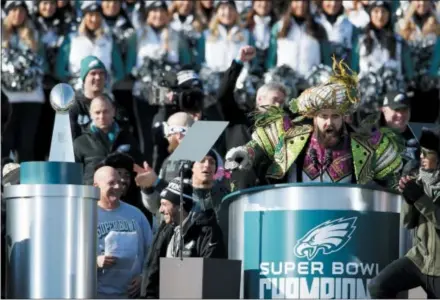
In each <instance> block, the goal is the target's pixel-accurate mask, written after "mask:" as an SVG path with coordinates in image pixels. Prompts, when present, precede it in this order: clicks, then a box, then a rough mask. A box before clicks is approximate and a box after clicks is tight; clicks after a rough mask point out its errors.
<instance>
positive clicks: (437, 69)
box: [429, 37, 440, 77]
mask: <svg viewBox="0 0 440 300" xmlns="http://www.w3.org/2000/svg"><path fill="white" fill-rule="evenodd" d="M429 75H430V76H432V77H437V76H440V37H439V38H437V42H436V43H435V46H434V52H433V54H432V59H431V66H430V67H429Z"/></svg>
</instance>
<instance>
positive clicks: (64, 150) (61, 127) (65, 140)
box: [49, 113, 75, 162]
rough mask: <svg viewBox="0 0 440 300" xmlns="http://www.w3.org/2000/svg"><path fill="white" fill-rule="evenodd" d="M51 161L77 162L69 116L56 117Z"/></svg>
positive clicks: (51, 146) (57, 115) (58, 115)
mask: <svg viewBox="0 0 440 300" xmlns="http://www.w3.org/2000/svg"><path fill="white" fill-rule="evenodd" d="M49 161H60V162H75V155H74V153H73V139H72V131H71V129H70V118H69V115H66V114H59V113H57V114H56V115H55V122H54V128H53V133H52V142H51V145H50V154H49Z"/></svg>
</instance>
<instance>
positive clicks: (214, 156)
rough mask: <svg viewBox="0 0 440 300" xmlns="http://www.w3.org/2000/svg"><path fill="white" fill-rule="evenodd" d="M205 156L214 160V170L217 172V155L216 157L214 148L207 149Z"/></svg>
mask: <svg viewBox="0 0 440 300" xmlns="http://www.w3.org/2000/svg"><path fill="white" fill-rule="evenodd" d="M206 156H210V157H212V158H213V159H214V160H215V171H216V172H217V169H218V157H217V153H216V152H215V150H214V149H211V150H209V152H208V153H207V154H206Z"/></svg>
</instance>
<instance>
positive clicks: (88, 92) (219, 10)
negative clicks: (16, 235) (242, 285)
mask: <svg viewBox="0 0 440 300" xmlns="http://www.w3.org/2000/svg"><path fill="white" fill-rule="evenodd" d="M1 13H2V35H1V39H2V49H1V51H2V53H1V56H2V57H1V59H2V69H1V87H2V88H1V91H2V109H1V111H2V149H1V153H2V168H3V174H4V175H5V174H12V173H11V169H13V168H14V167H13V166H14V164H15V163H16V164H19V163H21V162H25V161H44V160H47V159H48V155H49V149H50V143H51V138H52V128H53V125H54V111H53V109H52V108H51V105H50V103H49V94H50V91H51V89H52V88H53V87H54V86H55V85H56V84H57V83H60V82H64V83H69V84H71V85H72V87H74V89H75V91H76V99H75V104H74V106H73V107H72V109H71V111H70V112H69V115H70V121H71V127H72V135H73V138H74V152H75V159H76V161H77V162H81V163H83V164H84V172H85V173H84V180H85V183H86V184H98V185H99V184H101V183H102V182H101V181H100V180H97V179H96V173H95V171H96V170H97V169H99V168H100V167H103V166H111V167H113V168H115V169H116V170H118V174H119V175H118V176H119V177H120V182H121V185H122V196H121V198H120V199H122V200H124V201H125V202H126V203H129V204H131V205H133V206H135V207H137V208H139V209H140V210H141V211H142V212H143V214H144V215H145V218H147V220H148V221H149V222H148V224H149V225H150V227H151V229H150V230H152V231H153V232H157V231H160V230H161V227H160V226H159V225H158V224H159V222H157V220H160V219H161V218H162V217H160V216H158V214H159V212H160V213H162V214H164V210H165V211H166V208H163V207H162V206H161V202H160V199H161V198H163V197H169V198H167V199H172V200H173V201H171V200H170V201H171V202H172V203H175V202H178V201H177V200H176V201H174V198H173V196H172V195H171V194H172V193H173V191H175V189H173V186H172V183H173V180H174V178H175V177H178V176H179V166H177V165H175V164H173V163H171V162H168V160H167V157H168V156H169V155H170V153H172V152H173V151H174V149H176V148H177V146H178V145H179V143H180V141H181V140H182V138H183V137H184V135H185V133H186V131H187V130H188V128H189V127H190V126H191V125H192V124H193V123H194V122H195V121H197V120H211V121H221V120H224V121H228V122H229V125H228V128H227V129H226V131H225V132H224V133H223V135H222V136H221V137H220V138H219V140H218V141H217V143H216V145H215V147H214V148H213V150H212V151H210V153H209V154H208V155H207V156H206V157H205V159H204V160H203V161H202V162H196V163H194V165H193V166H191V168H189V170H188V172H187V173H188V174H186V175H185V176H187V177H188V178H191V179H192V187H191V189H193V190H192V192H191V193H194V194H193V195H197V197H199V199H204V197H205V196H206V195H204V194H203V193H206V189H208V190H209V193H210V197H212V200H213V202H212V203H213V204H212V205H214V206H215V207H217V206H218V205H219V203H220V201H221V199H222V197H223V196H224V195H225V194H227V193H228V192H230V191H231V190H236V189H242V188H246V187H252V186H256V185H261V184H265V182H261V179H260V178H258V176H256V175H252V174H246V175H245V176H243V175H240V176H239V177H234V174H232V178H231V175H230V174H228V173H227V172H226V173H225V172H224V169H223V161H224V157H225V154H226V152H227V151H228V150H229V149H231V148H232V147H236V146H240V145H243V144H245V143H246V142H248V141H249V140H250V136H251V132H252V125H253V118H252V116H253V114H252V113H253V112H254V111H258V110H261V109H263V106H267V105H276V106H280V107H284V106H286V107H287V106H288V102H289V101H290V100H291V99H293V98H295V97H297V96H298V95H299V94H300V93H301V92H302V91H304V90H305V89H307V88H308V87H310V86H313V85H317V84H319V83H323V82H325V81H326V80H327V79H328V78H329V76H330V74H331V72H332V68H331V67H332V57H335V58H336V59H343V60H344V61H345V62H346V63H347V64H348V66H349V67H350V68H351V69H352V70H354V71H355V72H357V73H358V78H359V92H360V95H361V102H362V105H361V108H360V109H359V110H358V112H357V113H356V114H355V115H353V116H351V118H350V119H349V120H347V121H348V122H349V123H350V125H351V126H353V128H356V127H359V126H361V125H363V126H364V125H365V124H366V123H368V122H370V123H371V124H370V125H372V124H376V125H380V126H388V127H391V128H394V129H396V130H397V131H399V132H400V133H401V134H402V135H403V136H404V138H405V140H406V143H407V144H406V146H407V151H406V152H405V154H404V155H406V156H407V157H408V160H410V159H414V158H417V157H418V152H417V151H418V148H417V147H418V146H417V144H418V141H417V137H416V136H415V135H414V133H413V131H412V130H411V127H410V126H409V122H421V123H438V122H439V120H440V119H439V117H440V116H439V112H440V101H439V100H440V1H429V0H423V1H416V0H413V1H368V0H367V1H362V0H353V1H337V0H310V1H301V0H294V1H291V0H279V1H263V0H258V1H257V0H254V1H244V0H243V1H233V0H230V1H213V0H199V1H187V0H174V1H143V0H118V1H107V0H101V1H92V0H87V1H86V0H75V1H67V0H66V1H63V0H58V1H56V0H35V1H19V0H16V1H11V0H7V1H2V12H1ZM286 112H287V111H286ZM292 117H294V116H292ZM6 121H7V122H6ZM206 134H207V135H209V132H206ZM201 138H203V137H201ZM194 147H197V145H194ZM5 165H7V166H8V168H4V166H5ZM133 165H135V167H133ZM5 169H7V170H5ZM5 171H6V172H5ZM109 174H110V175H109ZM101 175H102V174H101ZM107 175H108V176H110V177H111V176H116V175H112V174H111V172H110V173H108V174H107ZM98 177H99V176H98ZM98 179H99V178H98ZM10 180H11V179H10ZM15 180H17V177H16V178H15ZM100 182H101V183H100ZM175 184H176V183H175ZM164 191H165V192H164ZM167 191H168V195H167ZM170 193H171V194H170ZM170 195H171V196H170ZM200 202H201V203H203V201H200ZM206 209H207V208H206V207H205V208H204V210H206ZM188 210H191V209H188ZM165 215H167V213H166V212H165ZM143 224H144V223H143ZM154 224H156V225H154ZM207 224H210V223H209V222H208V223H207ZM209 226H211V225H209ZM212 230H213V231H212V232H214V233H215V232H216V230H214V229H212ZM201 232H202V231H201ZM203 232H206V231H203ZM214 235H215V234H214ZM146 236H148V234H146ZM146 239H147V240H148V239H149V238H148V237H146ZM149 242H151V241H149ZM155 242H156V243H159V242H160V241H159V242H158V241H157V239H155ZM168 242H169V241H168ZM168 242H167V243H166V244H168ZM159 244H160V243H159ZM152 247H153V248H154V247H157V248H154V249H156V250H157V251H159V252H160V251H162V250H163V249H162V248H160V247H161V246H160V245H159V246H157V244H154V242H153V246H152ZM160 249H162V250H160ZM205 250H206V249H205ZM205 250H204V251H205ZM206 251H208V250H206ZM151 252H153V254H151ZM151 252H150V255H149V258H148V259H146V260H148V261H149V264H150V265H149V267H150V270H153V269H154V267H152V266H151V265H152V264H153V265H154V262H153V263H152V262H151V261H152V260H153V261H154V255H155V253H156V254H157V253H158V252H154V251H151ZM202 252H203V251H202V250H201V252H199V254H198V255H201V256H203V254H201V253H202ZM214 252H215V251H214ZM218 253H219V252H217V254H216V255H219V256H221V255H220V254H218ZM100 263H101V267H102V266H103V265H105V264H106V263H107V264H111V259H110V262H108V260H107V261H106V262H105V261H104V260H102V261H100ZM156 263H157V261H156ZM149 282H150V283H152V282H153V283H154V280H153V281H151V279H150V281H149ZM132 284H133V285H135V284H137V282H135V283H132ZM153 285H154V284H153ZM110 290H111V289H110ZM104 291H106V292H108V290H106V289H104ZM145 291H147V292H146V293H147V294H148V287H147V288H144V293H145ZM136 292H137V291H136ZM136 292H133V293H132V294H133V295H136ZM103 293H104V294H105V295H106V296H108V295H109V294H111V292H109V293H107V294H106V293H105V292H103ZM151 294H152V295H154V296H157V291H156V290H154V289H153V291H152V292H151Z"/></svg>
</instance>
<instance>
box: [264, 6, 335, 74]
mask: <svg viewBox="0 0 440 300" xmlns="http://www.w3.org/2000/svg"><path fill="white" fill-rule="evenodd" d="M321 63H323V64H326V65H331V56H330V49H329V46H328V43H327V37H326V33H325V30H324V29H323V28H322V26H320V25H319V24H318V23H317V22H316V21H315V20H314V19H313V16H312V14H311V12H310V2H309V1H306V0H303V1H291V3H290V10H289V11H288V12H287V13H286V14H285V15H284V17H283V18H282V19H281V20H280V21H279V22H278V23H276V24H275V26H274V27H273V29H272V36H271V43H270V47H269V54H268V57H267V62H266V66H267V68H268V69H270V68H273V67H280V66H283V65H286V66H289V67H290V68H292V69H293V70H294V71H295V72H296V73H298V74H299V75H300V76H302V77H305V76H306V75H307V74H308V73H309V72H310V70H311V69H312V67H313V66H317V65H319V64H321Z"/></svg>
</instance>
